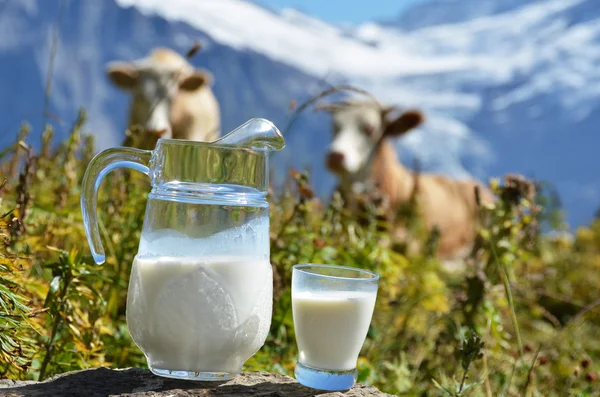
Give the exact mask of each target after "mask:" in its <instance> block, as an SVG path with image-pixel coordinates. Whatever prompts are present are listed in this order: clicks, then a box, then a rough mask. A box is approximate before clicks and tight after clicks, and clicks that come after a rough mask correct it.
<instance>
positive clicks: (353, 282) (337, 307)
mask: <svg viewBox="0 0 600 397" xmlns="http://www.w3.org/2000/svg"><path fill="white" fill-rule="evenodd" d="M378 282H379V275H377V274H376V273H373V272H371V271H368V270H363V269H356V268H351V267H344V266H334V265H320V264H298V265H295V266H294V267H293V270H292V312H293V313H292V314H293V319H294V330H295V332H296V344H297V346H298V361H297V363H296V368H295V371H294V373H295V376H296V379H297V380H298V382H300V383H301V384H303V385H304V386H308V387H312V388H314V389H320V390H347V389H350V388H351V387H352V386H354V384H355V383H356V375H357V370H356V362H357V360H358V354H359V353H360V350H361V348H362V345H363V344H364V341H365V338H366V336H367V331H368V330H369V324H370V323H371V318H372V317H373V310H374V308H375V300H376V298H377V288H378Z"/></svg>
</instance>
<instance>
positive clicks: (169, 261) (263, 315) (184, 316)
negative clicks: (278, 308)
mask: <svg viewBox="0 0 600 397" xmlns="http://www.w3.org/2000/svg"><path fill="white" fill-rule="evenodd" d="M184 248H185V247H182V249H184ZM272 295H273V278H272V270H271V264H270V263H269V261H268V260H267V259H261V258H252V257H240V256H223V255H221V256H204V257H202V256H200V257H174V256H156V255H147V256H144V255H140V254H138V256H136V258H135V260H134V262H133V267H132V270H131V279H130V282H129V293H128V297H127V325H128V327H129V331H130V334H131V337H132V338H133V340H134V341H135V343H136V344H137V345H138V346H139V347H140V348H141V349H142V350H143V351H144V353H145V354H146V357H147V359H148V364H149V365H150V366H151V367H153V368H155V369H163V370H172V371H191V372H229V373H236V372H238V371H239V370H240V369H241V366H242V365H243V364H244V362H245V361H246V360H247V359H248V358H250V357H251V356H252V355H253V354H254V353H256V351H258V349H259V348H260V347H261V346H262V345H263V343H264V341H265V339H266V337H267V334H268V331H269V327H270V323H271V310H272Z"/></svg>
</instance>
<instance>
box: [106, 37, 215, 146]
mask: <svg viewBox="0 0 600 397" xmlns="http://www.w3.org/2000/svg"><path fill="white" fill-rule="evenodd" d="M107 74H108V76H109V78H110V80H111V81H112V82H113V83H114V84H115V85H116V86H117V87H119V88H121V89H124V90H127V91H128V92H130V93H131V96H132V100H131V105H130V109H129V129H130V130H132V129H134V128H136V127H141V128H142V129H143V131H142V132H141V133H139V134H137V135H136V134H133V135H132V134H130V135H129V137H128V139H126V141H125V144H128V146H136V147H140V148H144V149H152V148H154V145H155V144H156V141H157V140H158V138H161V137H162V138H175V139H187V140H193V141H213V140H215V139H217V138H218V136H219V134H220V107H219V104H218V102H217V100H216V98H215V96H214V94H213V92H212V89H211V85H212V75H211V74H210V73H209V72H208V71H205V70H200V69H194V67H193V66H192V65H190V64H189V62H188V61H187V60H186V59H185V58H184V57H183V56H181V55H179V54H178V53H176V52H174V51H172V50H170V49H166V48H157V49H155V50H154V51H152V52H151V53H150V55H149V56H148V57H146V58H143V59H139V60H136V61H133V62H127V63H125V62H112V63H111V64H109V65H108V67H107Z"/></svg>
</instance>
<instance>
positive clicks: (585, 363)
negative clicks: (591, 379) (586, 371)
mask: <svg viewBox="0 0 600 397" xmlns="http://www.w3.org/2000/svg"><path fill="white" fill-rule="evenodd" d="M591 363H592V361H591V360H590V359H589V358H587V357H586V358H584V359H583V360H581V366H582V367H583V368H587V367H589V366H590V364H591Z"/></svg>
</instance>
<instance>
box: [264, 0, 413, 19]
mask: <svg viewBox="0 0 600 397" xmlns="http://www.w3.org/2000/svg"><path fill="white" fill-rule="evenodd" d="M417 1H420V0H345V1H344V0H259V1H258V3H261V4H265V5H267V6H269V7H271V8H273V9H276V10H279V9H281V8H285V7H293V8H296V9H298V10H301V11H304V12H306V13H308V14H311V15H314V16H316V17H318V18H320V19H323V20H325V21H328V22H332V23H344V22H351V23H360V22H366V21H371V20H380V19H391V18H393V17H395V16H396V15H398V13H399V12H400V11H401V10H402V9H404V8H406V7H407V6H409V5H411V4H413V3H415V2H417Z"/></svg>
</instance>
